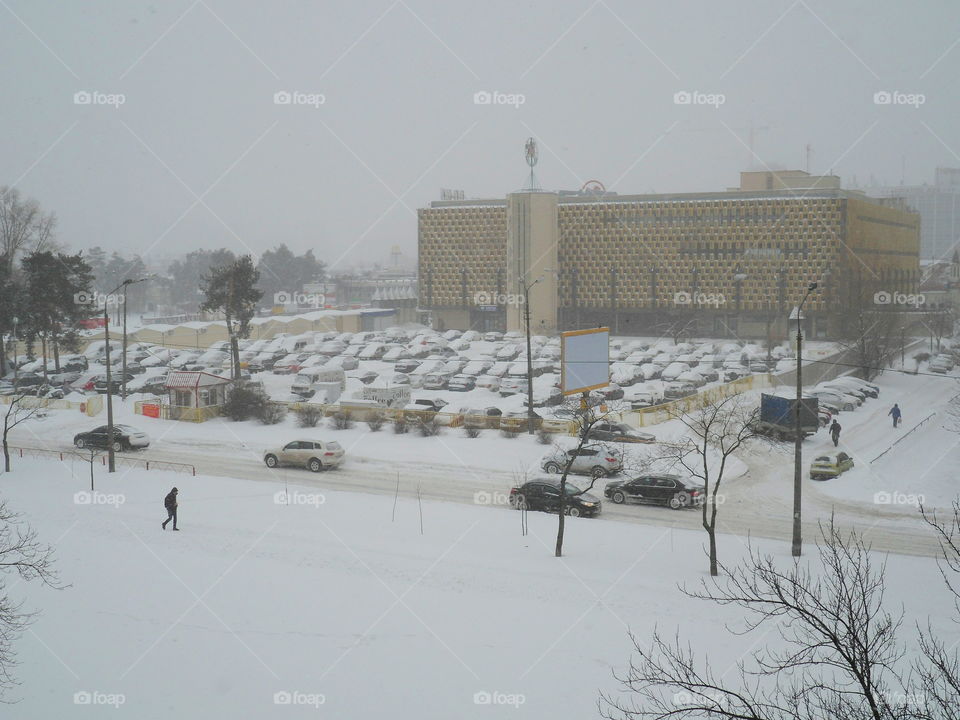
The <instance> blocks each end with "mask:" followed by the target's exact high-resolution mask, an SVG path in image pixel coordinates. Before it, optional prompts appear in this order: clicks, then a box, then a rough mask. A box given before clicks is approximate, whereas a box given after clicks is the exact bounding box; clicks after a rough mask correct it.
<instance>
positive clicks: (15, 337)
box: [10, 316, 20, 390]
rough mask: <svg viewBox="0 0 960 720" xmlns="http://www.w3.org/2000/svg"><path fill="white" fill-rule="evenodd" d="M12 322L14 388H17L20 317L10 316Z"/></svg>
mask: <svg viewBox="0 0 960 720" xmlns="http://www.w3.org/2000/svg"><path fill="white" fill-rule="evenodd" d="M10 322H12V323H13V335H12V340H13V389H14V390H16V389H17V323H19V322H20V318H18V317H16V316H14V317H12V318H10Z"/></svg>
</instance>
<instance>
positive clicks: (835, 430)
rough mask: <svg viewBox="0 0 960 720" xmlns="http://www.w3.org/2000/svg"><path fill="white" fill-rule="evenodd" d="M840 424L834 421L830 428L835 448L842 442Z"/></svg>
mask: <svg viewBox="0 0 960 720" xmlns="http://www.w3.org/2000/svg"><path fill="white" fill-rule="evenodd" d="M841 429H842V428H841V427H840V423H838V422H837V421H836V420H834V421H833V425H831V426H830V437H831V438H833V446H834V447H836V446H837V444H838V443H839V442H840V430H841Z"/></svg>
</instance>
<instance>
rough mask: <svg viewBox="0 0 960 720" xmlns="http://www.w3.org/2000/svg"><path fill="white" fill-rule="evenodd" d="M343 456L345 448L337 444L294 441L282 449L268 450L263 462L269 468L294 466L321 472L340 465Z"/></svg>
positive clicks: (319, 441)
mask: <svg viewBox="0 0 960 720" xmlns="http://www.w3.org/2000/svg"><path fill="white" fill-rule="evenodd" d="M343 455H344V452H343V448H342V447H340V443H337V442H324V441H321V440H294V441H293V442H289V443H287V444H286V445H284V446H283V447H281V448H278V449H274V450H268V451H267V452H266V453H264V455H263V462H264V463H266V465H267V467H268V468H275V467H277V466H279V465H293V466H297V467H305V468H307V469H308V470H310V471H311V472H320V471H321V470H327V469H329V468H335V467H337V466H338V465H340V463H342V462H343Z"/></svg>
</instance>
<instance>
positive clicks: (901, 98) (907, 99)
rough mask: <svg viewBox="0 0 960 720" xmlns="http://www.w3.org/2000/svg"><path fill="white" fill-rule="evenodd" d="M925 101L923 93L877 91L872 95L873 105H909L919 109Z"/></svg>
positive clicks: (925, 97)
mask: <svg viewBox="0 0 960 720" xmlns="http://www.w3.org/2000/svg"><path fill="white" fill-rule="evenodd" d="M926 101H927V96H926V95H924V94H923V93H905V92H900V91H899V90H877V92H875V93H874V94H873V104H874V105H911V106H913V108H915V109H916V108H919V107H920V106H921V105H923V104H924V103H925V102H926Z"/></svg>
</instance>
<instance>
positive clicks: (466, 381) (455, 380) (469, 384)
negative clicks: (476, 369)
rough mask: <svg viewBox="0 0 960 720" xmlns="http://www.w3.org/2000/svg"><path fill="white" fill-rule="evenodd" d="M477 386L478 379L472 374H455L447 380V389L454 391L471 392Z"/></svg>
mask: <svg viewBox="0 0 960 720" xmlns="http://www.w3.org/2000/svg"><path fill="white" fill-rule="evenodd" d="M476 386H477V379H476V378H475V377H473V376H471V375H454V376H453V377H452V378H450V380H449V381H448V382H447V389H448V390H451V391H453V392H469V391H470V390H473V389H474V388H475V387H476Z"/></svg>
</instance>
